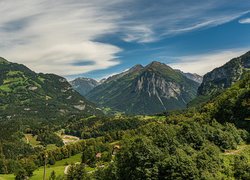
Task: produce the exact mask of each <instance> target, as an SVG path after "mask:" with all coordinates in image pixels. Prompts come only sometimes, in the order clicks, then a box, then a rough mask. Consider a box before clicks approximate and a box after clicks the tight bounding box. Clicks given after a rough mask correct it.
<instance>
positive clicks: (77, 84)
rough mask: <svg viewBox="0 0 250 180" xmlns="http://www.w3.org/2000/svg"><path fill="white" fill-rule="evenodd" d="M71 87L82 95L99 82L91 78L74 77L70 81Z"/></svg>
mask: <svg viewBox="0 0 250 180" xmlns="http://www.w3.org/2000/svg"><path fill="white" fill-rule="evenodd" d="M70 84H71V85H72V87H73V88H74V89H75V90H76V91H77V92H79V93H80V94H81V95H82V96H84V95H86V94H87V93H88V92H89V91H91V90H92V89H93V88H95V87H96V86H98V85H99V83H98V82H97V81H96V80H94V79H91V78H84V77H81V78H76V79H75V80H73V81H70Z"/></svg>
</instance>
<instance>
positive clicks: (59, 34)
mask: <svg viewBox="0 0 250 180" xmlns="http://www.w3.org/2000/svg"><path fill="white" fill-rule="evenodd" d="M230 1H231V3H234V1H233V0H230ZM239 1H240V2H243V0H239ZM225 2H228V0H221V1H220V2H218V1H217V0H211V1H209V2H205V1H202V2H201V1H200V2H199V1H196V0H190V1H183V2H177V1H175V0H162V1H160V0H159V2H157V3H156V2H154V1H145V0H137V1H133V0H91V1H89V0H61V1H50V0H25V1H17V0H8V1H0V14H1V15H2V16H1V18H0V39H1V41H0V56H3V57H5V58H7V59H9V60H10V61H14V62H18V63H24V64H25V65H27V66H28V67H30V68H32V69H33V70H35V71H37V72H49V73H56V74H59V75H75V74H80V73H87V72H90V71H93V70H101V69H106V68H109V67H112V66H115V65H117V64H119V63H120V61H119V57H118V53H119V52H121V51H122V48H121V47H118V46H116V45H112V43H111V42H106V41H105V43H104V42H103V43H102V42H98V39H99V38H101V37H104V36H108V35H116V36H118V35H119V38H121V39H123V40H124V41H127V42H137V43H150V42H155V41H157V40H160V39H161V38H163V37H166V36H171V35H176V34H179V33H184V32H187V31H193V30H196V29H199V28H204V27H211V26H216V25H219V24H223V23H225V22H228V21H231V20H234V19H236V18H238V17H240V16H242V15H243V14H245V13H247V8H248V9H249V6H248V5H249V4H246V5H245V6H242V7H238V8H235V9H236V10H234V11H224V10H221V9H220V8H222V9H227V4H230V3H225ZM240 2H238V1H237V3H236V4H235V6H241V3H240ZM79 62H82V63H79ZM84 62H85V63H84ZM77 63H78V66H76V65H75V64H77ZM79 64H82V65H79ZM84 64H85V65H84Z"/></svg>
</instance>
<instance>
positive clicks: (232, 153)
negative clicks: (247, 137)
mask: <svg viewBox="0 0 250 180" xmlns="http://www.w3.org/2000/svg"><path fill="white" fill-rule="evenodd" d="M247 146H248V145H241V146H239V148H238V149H236V150H227V151H226V152H225V153H224V154H225V155H235V154H239V153H240V152H241V151H243V150H244V149H245V148H246V147H247Z"/></svg>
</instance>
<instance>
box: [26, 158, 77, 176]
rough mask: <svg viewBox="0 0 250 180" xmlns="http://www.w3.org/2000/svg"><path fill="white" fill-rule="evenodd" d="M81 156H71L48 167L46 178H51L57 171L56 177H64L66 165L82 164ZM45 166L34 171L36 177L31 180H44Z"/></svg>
mask: <svg viewBox="0 0 250 180" xmlns="http://www.w3.org/2000/svg"><path fill="white" fill-rule="evenodd" d="M81 156H82V154H81V153H80V154H76V155H74V156H71V157H70V158H67V159H63V160H61V161H57V162H56V163H55V164H54V165H52V166H49V165H48V166H47V167H46V178H49V176H50V174H51V172H52V171H55V173H56V176H58V175H62V176H63V175H64V169H65V167H66V166H67V165H66V164H74V163H76V162H81ZM43 168H44V167H43V166H42V167H40V168H38V169H37V170H35V171H34V175H33V176H32V177H31V178H30V179H31V180H37V179H42V178H43Z"/></svg>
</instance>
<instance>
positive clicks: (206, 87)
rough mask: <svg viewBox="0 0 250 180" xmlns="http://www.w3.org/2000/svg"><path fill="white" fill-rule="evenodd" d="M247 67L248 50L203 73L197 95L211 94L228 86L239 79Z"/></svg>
mask: <svg viewBox="0 0 250 180" xmlns="http://www.w3.org/2000/svg"><path fill="white" fill-rule="evenodd" d="M249 68H250V51H249V52H247V53H246V54H244V55H242V56H240V57H237V58H234V59H232V60H230V61H229V62H228V63H226V64H225V65H223V66H221V67H218V68H216V69H214V70H212V71H211V72H209V73H207V74H206V75H204V77H203V82H202V84H201V86H200V87H199V89H198V95H202V96H207V95H212V94H215V93H218V92H220V91H221V90H224V89H226V88H228V87H230V86H231V85H232V84H234V83H235V82H236V81H238V80H239V79H241V77H242V74H243V73H244V71H246V70H248V69H249Z"/></svg>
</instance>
